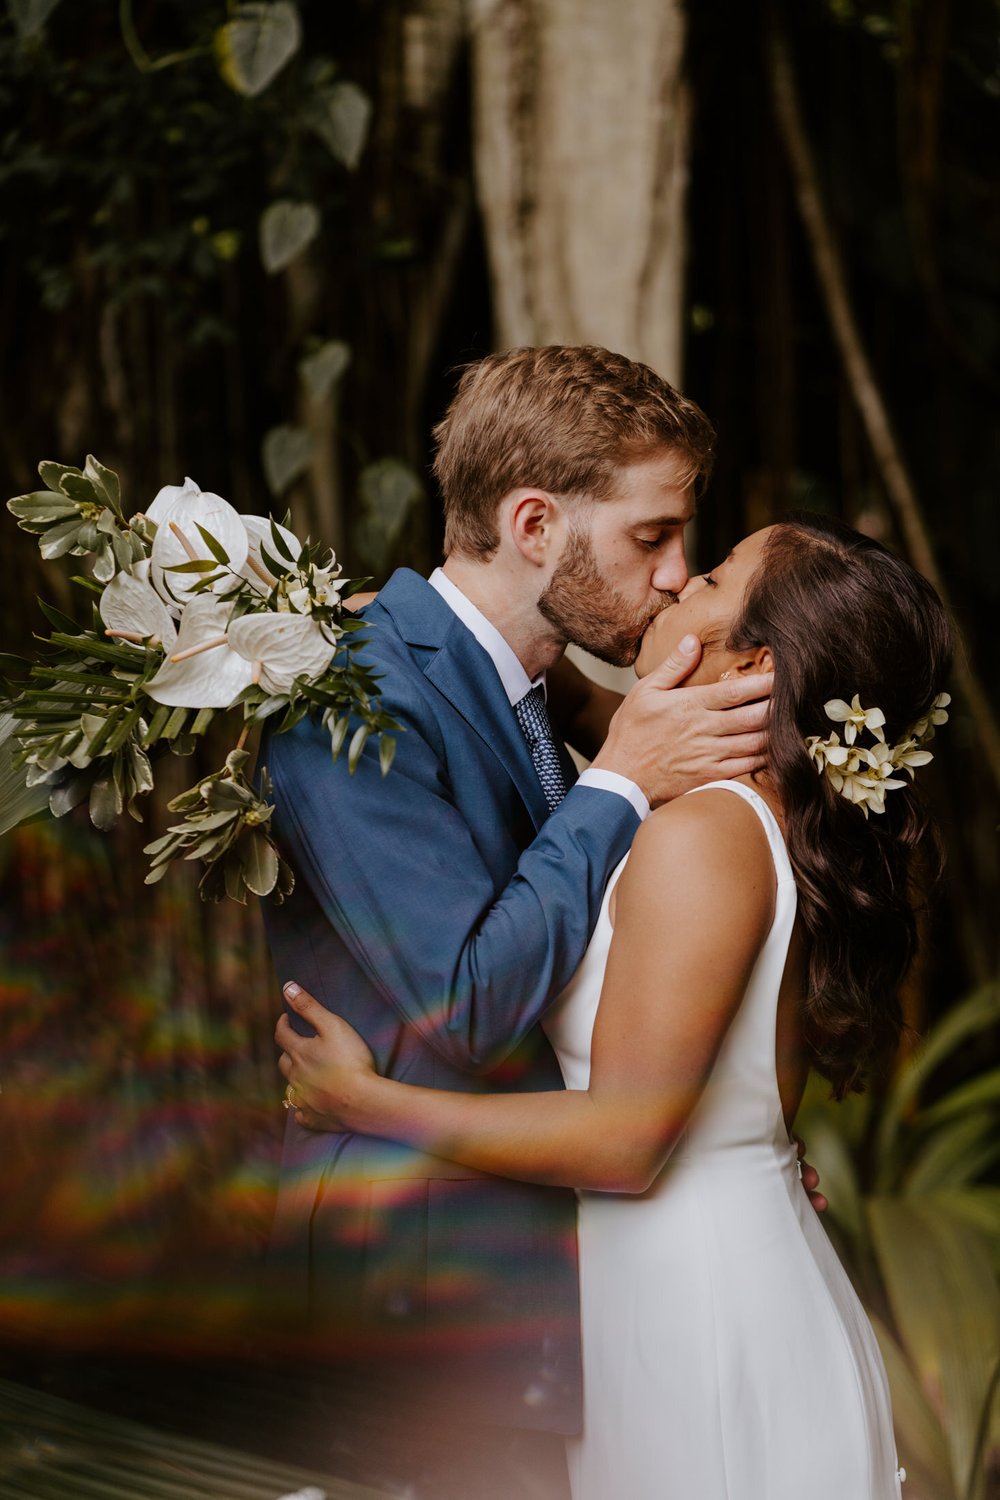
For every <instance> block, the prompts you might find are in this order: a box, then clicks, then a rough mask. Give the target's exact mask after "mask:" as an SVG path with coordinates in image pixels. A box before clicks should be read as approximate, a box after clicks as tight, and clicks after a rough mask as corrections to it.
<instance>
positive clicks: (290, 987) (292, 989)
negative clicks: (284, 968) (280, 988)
mask: <svg viewBox="0 0 1000 1500" xmlns="http://www.w3.org/2000/svg"><path fill="white" fill-rule="evenodd" d="M284 990H285V994H286V995H287V997H288V999H289V1000H294V999H295V997H296V995H301V993H302V986H301V984H296V983H295V980H294V979H290V980H289V981H288V983H287V984H286V985H285V987H284Z"/></svg>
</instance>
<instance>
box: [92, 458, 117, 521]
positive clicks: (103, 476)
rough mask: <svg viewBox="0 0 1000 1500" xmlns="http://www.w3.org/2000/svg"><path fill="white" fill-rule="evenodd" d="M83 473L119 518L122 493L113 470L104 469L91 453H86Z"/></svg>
mask: <svg viewBox="0 0 1000 1500" xmlns="http://www.w3.org/2000/svg"><path fill="white" fill-rule="evenodd" d="M83 472H84V475H85V476H86V478H87V479H89V480H90V482H91V484H92V485H93V486H94V489H95V490H96V491H97V493H98V496H99V497H100V499H101V500H103V501H104V503H105V505H107V506H109V507H110V509H111V510H112V511H114V513H115V514H116V515H117V516H120V515H121V510H122V491H121V484H120V483H119V480H118V475H117V474H116V473H115V471H114V469H106V468H105V467H104V465H103V464H102V463H101V462H100V461H99V460H98V459H96V458H95V457H94V455H93V454H92V453H88V454H87V461H86V463H85V464H84V466H83Z"/></svg>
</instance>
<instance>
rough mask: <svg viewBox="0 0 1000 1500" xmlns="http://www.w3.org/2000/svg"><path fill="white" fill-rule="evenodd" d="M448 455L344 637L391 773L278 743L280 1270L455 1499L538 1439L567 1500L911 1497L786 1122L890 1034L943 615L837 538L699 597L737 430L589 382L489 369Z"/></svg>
mask: <svg viewBox="0 0 1000 1500" xmlns="http://www.w3.org/2000/svg"><path fill="white" fill-rule="evenodd" d="M436 438H437V443H438V447H437V456H436V461H435V472H436V475H437V478H438V481H439V483H440V487H441V492H442V495H443V498H444V505H445V516H446V533H445V552H446V559H445V562H444V565H443V567H442V568H440V569H438V570H437V571H436V572H435V573H434V574H433V575H432V576H431V578H430V579H429V580H424V579H422V578H420V577H418V576H417V575H416V574H414V573H412V572H410V571H408V570H406V569H402V570H400V571H399V572H397V573H396V574H394V576H393V577H392V578H391V579H390V580H389V582H388V583H387V584H386V586H385V587H384V588H383V589H382V590H381V592H380V593H379V594H378V596H377V599H376V600H375V601H374V602H373V603H371V604H370V605H368V607H367V608H366V609H365V611H364V616H363V617H364V619H365V621H366V623H370V625H371V629H370V632H369V634H368V637H367V641H366V644H365V646H364V647H363V654H364V657H365V659H366V661H367V663H368V664H369V665H370V666H371V668H372V670H373V671H375V672H376V673H377V674H378V675H379V684H378V687H379V692H380V695H381V700H382V704H383V706H384V707H385V708H386V709H387V710H388V712H389V713H391V714H392V715H393V717H394V718H395V719H396V720H398V722H399V724H400V725H401V732H400V733H399V735H398V741H397V752H396V758H395V761H394V763H393V766H392V769H391V771H390V772H389V774H388V775H387V776H386V777H384V778H383V777H382V775H381V774H380V768H379V760H378V753H377V749H376V748H374V747H372V748H370V749H366V751H365V753H364V754H363V755H362V757H361V761H360V764H359V765H358V768H357V771H356V773H355V775H354V776H353V778H351V777H349V774H348V771H347V767H346V765H345V764H344V759H343V758H341V759H340V760H338V761H337V762H336V763H331V760H330V753H329V742H328V736H327V735H326V734H325V732H324V731H323V730H322V729H321V728H319V727H317V726H316V725H313V724H311V723H309V722H308V721H303V722H302V723H301V724H300V725H299V726H298V727H297V728H296V729H295V730H294V731H293V732H291V733H289V734H286V735H283V736H280V737H275V738H274V739H273V740H272V741H271V743H270V745H269V747H268V748H267V750H266V753H265V758H266V759H267V761H268V764H269V767H270V771H271V775H272V778H273V783H274V796H275V802H276V814H275V828H276V833H277V836H278V839H279V842H280V843H281V845H282V847H283V852H284V853H285V855H286V856H287V857H288V859H289V860H290V861H291V862H292V864H293V866H294V867H295V869H296V871H297V873H298V876H299V881H298V884H297V886H296V890H295V894H294V896H293V897H292V898H291V899H290V900H289V901H288V902H287V903H286V904H285V905H284V906H281V907H277V908H273V909H270V910H269V911H268V912H267V920H268V925H269V936H270V940H271V944H272V949H273V954H274V959H275V964H276V968H277V972H278V974H279V976H280V977H281V979H282V980H283V981H288V983H287V985H286V997H287V1001H288V1007H289V1013H288V1016H286V1017H284V1018H282V1020H281V1021H280V1022H279V1026H278V1032H277V1037H278V1041H279V1044H280V1046H281V1048H282V1056H281V1060H280V1066H281V1070H282V1072H283V1074H284V1076H285V1078H286V1080H287V1082H288V1089H287V1092H286V1103H287V1104H288V1106H289V1110H288V1125H287V1133H286V1141H285V1148H284V1157H283V1166H282V1187H281V1193H280V1195H279V1207H278V1216H277V1223H276V1231H275V1258H274V1265H275V1267H276V1268H277V1269H278V1272H279V1274H280V1276H281V1278H282V1279H283V1281H285V1282H286V1283H294V1284H295V1285H297V1286H299V1287H301V1288H302V1289H303V1290H304V1291H307V1293H308V1311H307V1318H308V1326H309V1328H310V1330H311V1332H312V1334H313V1337H314V1339H315V1341H316V1342H315V1343H314V1345H313V1347H314V1348H315V1349H318V1350H320V1351H322V1352H323V1353H324V1355H325V1354H326V1353H327V1352H328V1353H329V1356H330V1357H331V1358H339V1359H351V1360H356V1361H357V1362H358V1364H359V1367H360V1366H361V1365H364V1367H365V1368H367V1369H377V1370H379V1371H381V1372H383V1373H384V1374H385V1377H386V1381H387V1385H386V1388H387V1389H388V1388H389V1383H393V1382H394V1384H393V1389H394V1392H395V1394H396V1396H397V1397H398V1401H399V1406H398V1408H394V1409H396V1410H398V1411H399V1412H403V1411H404V1410H406V1409H407V1402H408V1401H409V1402H410V1403H411V1408H410V1409H412V1410H416V1409H417V1405H418V1404H419V1403H421V1402H423V1403H425V1405H424V1407H423V1408H421V1409H424V1410H427V1411H430V1410H431V1409H432V1405H433V1409H434V1410H435V1411H436V1412H437V1413H441V1412H444V1413H445V1414H446V1415H445V1416H443V1417H440V1419H439V1420H440V1422H441V1423H443V1425H439V1426H438V1427H436V1428H435V1429H434V1431H435V1433H436V1436H435V1439H434V1447H435V1459H436V1461H437V1462H438V1468H437V1470H436V1471H435V1478H434V1485H435V1489H434V1493H435V1494H438V1495H445V1494H447V1495H454V1496H456V1497H463V1500H485V1497H486V1496H490V1497H492V1496H493V1495H494V1494H496V1495H504V1496H505V1497H513V1496H515V1495H521V1494H523V1495H525V1496H528V1495H536V1496H537V1495H542V1494H544V1495H545V1496H547V1497H549V1496H558V1495H561V1494H563V1493H564V1486H565V1483H566V1480H565V1469H564V1468H563V1467H562V1458H561V1448H557V1446H556V1443H555V1440H554V1439H553V1438H552V1437H549V1438H548V1439H546V1438H544V1437H542V1436H537V1437H534V1438H533V1437H532V1436H531V1434H532V1433H535V1434H555V1435H563V1436H565V1439H566V1457H567V1460H568V1470H569V1485H570V1488H571V1491H572V1495H573V1500H618V1497H623V1500H654V1497H655V1500H662V1497H663V1496H665V1495H670V1496H675V1495H676V1496H697V1497H698V1500H762V1497H764V1496H766V1497H767V1500H801V1497H802V1496H803V1495H808V1496H809V1497H810V1500H845V1497H848V1496H849V1497H851V1500H862V1497H864V1500H891V1497H894V1496H898V1495H899V1494H900V1480H901V1475H902V1471H901V1470H900V1469H899V1468H898V1464H897V1456H896V1452H895V1446H894V1440H893V1431H892V1418H891V1411H890V1406H889V1398H888V1391H887V1385H886V1378H885V1373H884V1370H883V1366H882V1361H881V1358H880V1355H879V1352H878V1347H877V1345H876V1342H875V1338H874V1335H873V1333H872V1330H871V1327H870V1325H869V1323H868V1321H867V1319H866V1317H865V1315H864V1313H863V1311H862V1309H861V1306H860V1304H859V1302H858V1300H857V1298H856V1296H855V1294H854V1292H853V1290H852V1288H851V1286H850V1283H849V1282H848V1279H847V1277H846V1274H845V1273H844V1271H843V1269H842V1267H841V1266H840V1264H839V1262H838V1260H837V1258H836V1256H835V1254H834V1252H833V1250H832V1248H831V1246H830V1243H829V1241H828V1239H827V1237H826V1235H825V1232H824V1230H823V1228H822V1226H821V1224H820V1222H819V1219H818V1217H817V1216H816V1213H815V1212H814V1208H813V1206H812V1205H811V1203H810V1198H809V1192H808V1191H807V1189H808V1188H814V1187H815V1175H814V1174H812V1173H811V1171H810V1170H809V1169H806V1170H805V1171H803V1168H802V1164H801V1163H800V1162H799V1160H798V1153H797V1149H796V1145H795V1143H794V1141H793V1139H792V1138H791V1136H790V1129H791V1126H792V1122H793V1119H794V1116H795V1112H796V1109H797V1106H798V1104H799V1101H800V1099H801V1096H802V1091H803V1088H804V1085H805V1078H806V1073H807V1070H808V1068H809V1067H810V1066H812V1067H814V1068H816V1069H817V1070H818V1071H819V1072H820V1073H821V1074H823V1075H824V1076H825V1077H826V1078H827V1079H828V1080H829V1081H830V1083H831V1085H832V1088H833V1090H834V1092H835V1093H836V1094H837V1095H839V1096H842V1095H844V1094H846V1093H847V1092H849V1091H850V1090H851V1089H853V1088H856V1087H859V1086H860V1085H861V1084H862V1082H863V1080H864V1078H865V1075H866V1073H867V1071H868V1069H869V1068H870V1067H871V1066H872V1064H873V1063H874V1062H875V1061H876V1060H877V1059H878V1058H879V1057H881V1056H883V1055H884V1054H885V1053H886V1052H887V1051H891V1049H892V1047H893V1044H894V1042H895V1041H896V1039H897V1037H898V1034H899V1030H900V1025H901V1016H900V1008H899V1002H898V999H897V991H898V986H899V983H900V981H901V979H902V977H903V975H904V974H905V972H906V970H907V967H908V965H909V962H910V960H911V957H912V954H913V949H914V943H915V933H914V918H913V912H912V909H911V906H910V897H909V890H910V882H909V876H910V870H911V865H912V862H913V857H914V854H915V851H916V849H917V847H918V845H919V842H920V839H921V837H922V836H923V834H924V832H925V828H926V818H925V816H924V814H923V812H922V810H921V807H920V804H919V801H918V798H917V795H916V792H915V788H914V772H915V770H916V768H918V767H919V766H920V765H921V764H923V763H924V762H925V761H926V760H928V759H929V758H930V755H929V752H927V751H925V750H923V749H922V748H921V746H922V744H923V742H924V741H925V740H926V739H927V738H929V735H930V733H932V732H933V731H932V725H933V724H934V723H939V722H941V721H942V720H943V718H944V717H945V715H944V713H943V710H942V706H941V702H940V695H941V690H942V687H943V684H944V680H945V675H946V673H947V670H948V666H949V662H950V653H951V636H950V630H949V626H948V622H947V619H946V617H945V614H944V611H943V609H942V606H941V603H940V601H939V600H938V598H937V596H936V594H935V593H934V591H933V589H932V588H931V586H930V585H929V584H928V583H927V582H926V581H925V580H924V579H923V578H922V577H920V575H918V574H917V573H915V572H914V570H913V569H912V568H910V567H909V566H908V565H907V564H906V563H904V562H903V561H901V559H899V558H898V557H896V556H895V555H894V554H893V553H891V552H890V551H888V550H887V549H886V548H884V547H882V546H881V545H880V544H878V543H877V542H875V541H873V540H871V539H869V538H867V537H864V536H861V535H859V534H857V533H855V532H853V531H851V530H850V529H848V528H847V527H845V526H843V525H841V524H839V523H837V522H834V521H831V520H828V519H825V518H821V517H816V516H797V517H794V518H792V519H790V520H786V521H780V522H778V523H777V524H775V525H772V526H769V527H766V528H765V529H764V530H762V531H758V532H755V533H754V534H753V535H751V536H748V537H746V538H744V539H743V540H742V541H740V542H738V543H737V545H736V546H735V547H734V548H733V550H732V551H731V552H730V553H729V555H728V556H727V557H726V558H725V559H724V560H723V561H722V562H721V563H720V565H719V566H718V567H717V568H714V569H713V570H712V572H711V573H709V574H706V575H705V576H704V577H701V578H689V577H688V573H687V566H686V562H685V555H684V530H685V528H686V526H687V525H688V524H689V523H690V521H691V520H692V518H693V515H694V509H695V497H696V495H697V493H698V491H699V489H700V487H701V483H702V482H703V480H704V478H705V476H706V475H707V473H708V471H709V467H710V463H711V454H712V446H713V432H712V428H711V425H710V423H709V422H708V420H707V418H706V417H705V415H704V414H703V413H702V412H701V411H700V410H699V408H698V407H697V406H696V405H695V404H694V403H693V402H691V401H689V400H687V399H686V398H685V397H683V396H682V395H680V394H679V393H678V392H677V391H675V390H674V389H673V388H672V387H671V386H670V385H668V384H667V383H666V382H665V381H664V380H662V379H660V378H659V377H658V376H657V375H656V374H655V373H654V372H653V371H651V370H650V369H648V368H647V367H645V366H643V365H641V364H636V363H634V362H632V361H630V360H628V359H625V358H624V357H622V356H620V355H615V354H611V353H608V352H607V351H606V350H603V349H599V348H592V347H581V348H570V347H558V346H554V347H547V348H535V349H531V348H529V349H515V350H512V351H509V352H507V353H503V354H497V355H492V356H490V357H488V358H486V359H484V360H482V361H480V362H479V363H477V364H475V365H472V366H470V367H469V368H467V369H466V370H465V372H464V374H463V376H462V378H461V381H460V383H459V386H458V389H457V393H456V395H455V397H454V400H453V401H452V403H451V405H450V407H449V409H448V411H447V413H446V415H445V417H444V419H443V421H442V422H441V423H440V425H439V427H438V428H437V431H436ZM568 642H574V643H576V644H578V645H580V646H582V647H584V648H585V649H586V650H588V651H590V652H592V653H594V654H595V655H597V656H599V657H602V658H603V659H604V660H606V661H609V662H612V663H614V664H616V665H620V666H626V665H629V664H631V663H633V662H634V663H635V665H636V670H637V674H638V676H639V678H640V681H639V682H638V684H637V685H636V686H635V687H634V688H633V689H632V690H631V692H629V693H628V695H627V696H626V697H625V698H624V699H622V698H621V697H620V696H619V695H617V694H614V693H612V692H610V691H609V690H606V689H603V688H600V687H597V686H595V685H593V684H591V683H589V682H587V681H586V680H585V679H584V678H583V677H582V676H581V675H580V674H578V673H576V671H575V670H574V669H573V668H571V667H570V666H569V665H568V664H567V663H565V662H564V661H563V660H562V656H563V651H564V649H565V647H566V645H567V643H568ZM564 741H568V743H569V744H571V745H572V746H573V747H574V748H575V749H576V750H578V751H579V752H580V753H581V754H582V755H583V756H584V757H585V758H589V759H590V761H591V764H590V766H589V768H588V769H587V770H585V771H584V772H583V774H582V775H580V776H579V777H577V774H576V771H575V769H574V764H573V762H572V760H571V759H570V757H569V755H568V754H567V751H566V749H565V744H564ZM574 1190H576V1191H575V1192H574ZM432 1393H433V1400H432ZM434 1403H437V1404H436V1405H434ZM436 1420H437V1419H436ZM473 1424H475V1430H476V1431H477V1432H478V1433H485V1431H486V1429H487V1426H488V1427H489V1429H490V1432H491V1434H492V1436H491V1438H490V1440H489V1441H490V1442H491V1443H492V1446H486V1447H482V1448H480V1449H475V1450H474V1451H472V1456H471V1458H470V1456H469V1452H470V1450H468V1448H466V1449H464V1450H463V1449H462V1444H463V1435H464V1434H467V1433H468V1432H469V1431H471V1430H472V1426H473ZM392 1425H393V1424H392V1421H391V1420H389V1421H387V1423H386V1424H385V1433H386V1450H385V1455H384V1456H385V1462H386V1470H387V1472H388V1471H389V1470H391V1468H392V1464H393V1462H395V1463H396V1473H395V1477H396V1479H397V1480H398V1481H400V1482H402V1481H404V1480H406V1478H407V1475H405V1474H403V1473H401V1472H399V1469H400V1467H401V1466H402V1465H403V1464H404V1463H405V1457H404V1456H401V1455H402V1449H401V1450H400V1455H397V1457H396V1458H395V1459H393V1458H392V1456H391V1452H390V1450H391V1443H392V1438H391V1434H390V1430H389V1429H390V1428H391V1427H392ZM404 1428H405V1423H404V1422H402V1421H401V1422H400V1430H401V1431H402V1430H403V1429H404ZM486 1442H487V1440H486V1438H485V1437H484V1438H483V1443H484V1444H485V1443H486ZM451 1449H453V1450H454V1453H455V1454H456V1455H458V1454H459V1450H462V1451H463V1452H464V1454H465V1456H464V1458H460V1457H456V1458H455V1461H454V1463H453V1465H452V1468H451V1470H450V1471H449V1468H448V1456H447V1455H448V1451H449V1450H451ZM555 1454H558V1455H559V1457H558V1458H556V1457H554V1455H555ZM414 1462H415V1460H414ZM543 1475H544V1477H543ZM415 1477H416V1478H417V1479H418V1480H419V1476H414V1475H413V1474H411V1475H410V1476H409V1478H410V1479H411V1480H412V1479H414V1478H415ZM415 1492H416V1493H418V1494H423V1493H425V1491H424V1489H423V1488H422V1485H421V1483H420V1482H417V1484H416V1491H415Z"/></svg>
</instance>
